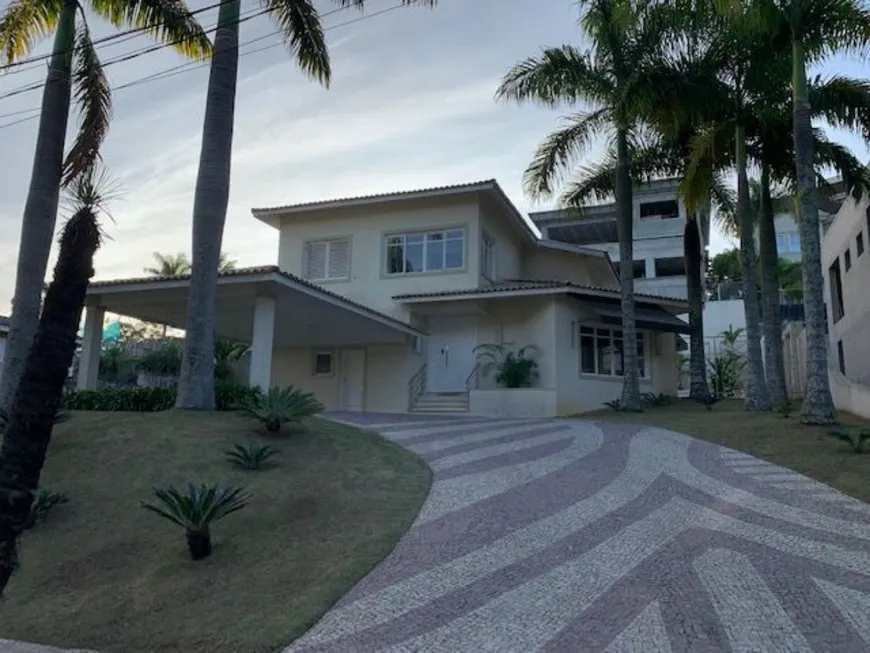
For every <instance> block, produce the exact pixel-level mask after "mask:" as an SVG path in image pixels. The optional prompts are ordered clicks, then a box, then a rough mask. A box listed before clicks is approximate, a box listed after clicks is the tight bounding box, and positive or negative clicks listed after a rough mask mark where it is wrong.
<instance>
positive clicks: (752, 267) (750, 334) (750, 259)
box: [734, 125, 770, 410]
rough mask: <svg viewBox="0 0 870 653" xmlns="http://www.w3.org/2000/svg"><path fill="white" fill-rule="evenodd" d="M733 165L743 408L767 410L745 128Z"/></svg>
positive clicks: (740, 133)
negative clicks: (742, 328)
mask: <svg viewBox="0 0 870 653" xmlns="http://www.w3.org/2000/svg"><path fill="white" fill-rule="evenodd" d="M734 139H735V142H734V146H735V153H736V156H735V159H736V163H737V222H738V226H739V227H740V264H741V269H742V272H743V311H744V313H745V315H746V360H747V363H748V364H747V368H748V374H747V377H748V378H747V383H746V408H747V409H748V410H770V395H768V393H767V384H766V383H765V381H764V360H763V358H762V355H761V306H760V304H759V301H758V283H757V281H756V275H757V268H758V266H757V261H756V254H755V236H754V233H753V232H754V230H755V225H754V224H753V223H752V219H751V216H750V207H749V181H748V180H747V177H746V128H745V127H744V126H743V125H737V127H736V128H735V130H734Z"/></svg>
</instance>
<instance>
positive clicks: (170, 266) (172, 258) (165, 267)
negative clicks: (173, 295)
mask: <svg viewBox="0 0 870 653" xmlns="http://www.w3.org/2000/svg"><path fill="white" fill-rule="evenodd" d="M153 256H154V260H155V261H157V265H156V266H153V267H147V268H143V269H144V270H145V272H146V273H147V274H150V275H152V276H155V277H180V276H184V275H185V274H190V259H188V258H187V254H185V253H184V252H179V253H178V254H174V255H173V254H161V253H160V252H154V254H153Z"/></svg>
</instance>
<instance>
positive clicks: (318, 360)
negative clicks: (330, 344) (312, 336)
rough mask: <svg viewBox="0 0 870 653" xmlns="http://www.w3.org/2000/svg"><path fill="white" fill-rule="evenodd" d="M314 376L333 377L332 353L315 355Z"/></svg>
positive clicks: (321, 352) (317, 353) (324, 352)
mask: <svg viewBox="0 0 870 653" xmlns="http://www.w3.org/2000/svg"><path fill="white" fill-rule="evenodd" d="M314 376H332V352H331V351H318V352H315V353H314Z"/></svg>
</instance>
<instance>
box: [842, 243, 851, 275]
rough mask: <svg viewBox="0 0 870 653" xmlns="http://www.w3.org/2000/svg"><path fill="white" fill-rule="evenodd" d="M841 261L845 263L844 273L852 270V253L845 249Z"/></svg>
mask: <svg viewBox="0 0 870 653" xmlns="http://www.w3.org/2000/svg"><path fill="white" fill-rule="evenodd" d="M843 260H844V261H845V263H846V272H848V271H849V270H851V269H852V251H851V250H849V249H848V248H847V249H846V251H845V253H844V254H843Z"/></svg>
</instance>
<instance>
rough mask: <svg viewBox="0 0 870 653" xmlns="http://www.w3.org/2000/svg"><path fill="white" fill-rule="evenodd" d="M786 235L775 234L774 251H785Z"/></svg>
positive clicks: (786, 245)
mask: <svg viewBox="0 0 870 653" xmlns="http://www.w3.org/2000/svg"><path fill="white" fill-rule="evenodd" d="M787 247H788V236H787V235H786V234H776V251H777V252H779V253H780V254H782V253H784V252H787V251H788V249H787Z"/></svg>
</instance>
